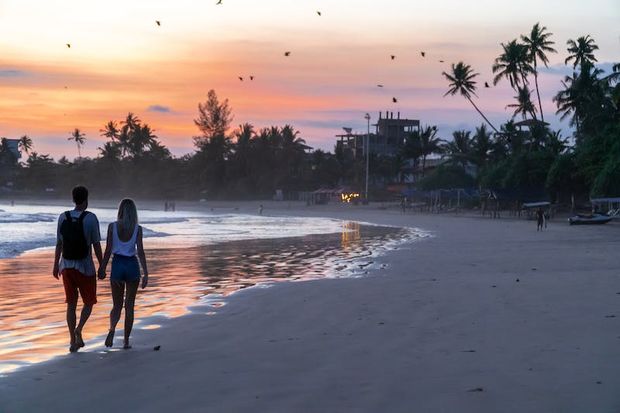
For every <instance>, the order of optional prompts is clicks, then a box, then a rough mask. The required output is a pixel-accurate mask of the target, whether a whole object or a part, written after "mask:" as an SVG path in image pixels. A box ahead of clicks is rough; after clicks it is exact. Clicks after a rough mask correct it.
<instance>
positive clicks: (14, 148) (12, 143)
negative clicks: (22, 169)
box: [6, 139, 22, 159]
mask: <svg viewBox="0 0 620 413" xmlns="http://www.w3.org/2000/svg"><path fill="white" fill-rule="evenodd" d="M6 144H7V146H8V148H9V151H11V152H12V153H13V155H15V158H16V159H19V158H21V157H22V154H21V152H20V151H19V139H6Z"/></svg>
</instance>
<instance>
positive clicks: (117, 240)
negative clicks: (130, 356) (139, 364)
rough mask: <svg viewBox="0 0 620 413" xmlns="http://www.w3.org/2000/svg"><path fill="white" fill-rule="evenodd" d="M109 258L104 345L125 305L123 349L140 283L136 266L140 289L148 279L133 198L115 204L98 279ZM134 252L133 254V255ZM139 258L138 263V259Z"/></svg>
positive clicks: (110, 339)
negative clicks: (109, 308) (109, 297)
mask: <svg viewBox="0 0 620 413" xmlns="http://www.w3.org/2000/svg"><path fill="white" fill-rule="evenodd" d="M112 254H114V257H113V258H112V271H111V273H110V287H111V289H112V303H113V306H112V311H110V330H109V331H108V335H107V337H106V339H105V346H106V347H112V345H113V344H114V332H115V331H116V325H117V324H118V321H119V320H120V318H121V311H122V309H123V306H124V307H125V327H124V329H123V333H124V335H125V340H124V342H123V348H124V349H130V348H131V345H130V344H129V336H130V334H131V330H132V328H133V320H134V304H135V302H136V294H137V292H138V286H139V285H140V266H142V272H143V273H144V276H143V277H142V289H144V288H146V286H147V284H148V282H149V271H148V269H147V267H146V256H145V255H144V247H143V244H142V227H141V226H140V225H138V211H137V209H136V204H135V203H134V202H133V200H131V199H129V198H126V199H123V200H122V201H121V203H120V204H119V206H118V214H117V217H116V221H115V222H112V223H110V225H108V236H107V240H106V246H105V254H104V256H103V260H102V262H101V265H100V266H99V271H98V275H99V279H100V280H103V279H104V278H105V277H106V273H105V271H106V267H107V266H108V261H109V260H110V257H111V256H112ZM136 255H137V257H136ZM138 260H139V262H138Z"/></svg>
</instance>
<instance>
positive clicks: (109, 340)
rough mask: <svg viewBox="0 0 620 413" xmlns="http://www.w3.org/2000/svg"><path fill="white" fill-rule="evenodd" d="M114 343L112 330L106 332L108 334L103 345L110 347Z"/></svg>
mask: <svg viewBox="0 0 620 413" xmlns="http://www.w3.org/2000/svg"><path fill="white" fill-rule="evenodd" d="M113 344H114V330H110V331H109V332H108V336H107V337H106V338H105V346H106V347H112V345H113Z"/></svg>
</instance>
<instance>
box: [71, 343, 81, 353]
mask: <svg viewBox="0 0 620 413" xmlns="http://www.w3.org/2000/svg"><path fill="white" fill-rule="evenodd" d="M79 349H80V347H78V345H77V344H75V343H71V344H70V345H69V353H77V351H78V350H79Z"/></svg>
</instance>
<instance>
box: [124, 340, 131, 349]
mask: <svg viewBox="0 0 620 413" xmlns="http://www.w3.org/2000/svg"><path fill="white" fill-rule="evenodd" d="M130 348H131V344H129V341H125V344H123V349H125V350H129V349H130Z"/></svg>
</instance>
